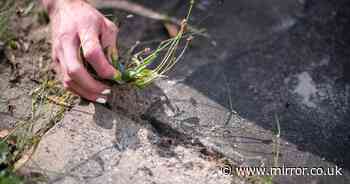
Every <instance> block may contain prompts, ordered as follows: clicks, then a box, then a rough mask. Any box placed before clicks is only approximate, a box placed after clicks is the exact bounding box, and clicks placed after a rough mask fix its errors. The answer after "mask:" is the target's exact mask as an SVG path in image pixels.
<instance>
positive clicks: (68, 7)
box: [42, 0, 118, 103]
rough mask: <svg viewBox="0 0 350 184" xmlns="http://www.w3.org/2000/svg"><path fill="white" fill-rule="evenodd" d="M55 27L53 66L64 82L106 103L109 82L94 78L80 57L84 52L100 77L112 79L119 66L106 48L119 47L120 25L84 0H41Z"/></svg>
mask: <svg viewBox="0 0 350 184" xmlns="http://www.w3.org/2000/svg"><path fill="white" fill-rule="evenodd" d="M42 2H43V5H44V6H45V7H46V8H47V9H48V11H49V15H50V20H51V28H52V58H53V64H54V69H55V71H56V72H57V73H58V75H59V77H60V80H61V81H62V83H63V86H64V87H65V88H66V89H67V90H69V91H72V92H73V93H76V94H78V95H80V96H82V97H84V98H86V99H88V100H91V101H96V102H99V103H106V101H107V96H106V95H108V94H109V93H111V90H110V88H109V86H106V85H105V84H103V83H101V82H99V81H97V80H95V79H94V78H93V77H92V76H91V75H90V74H89V73H88V71H87V70H86V68H85V67H84V65H83V63H82V61H81V59H80V46H81V47H82V50H83V56H84V57H85V59H86V60H87V62H89V64H90V65H91V66H92V67H93V68H94V70H95V71H96V73H97V74H98V76H99V77H101V78H104V79H112V78H113V77H114V76H115V75H116V74H117V72H118V71H117V70H116V69H114V67H112V65H111V64H110V63H109V62H108V60H107V59H106V57H105V55H104V52H103V49H104V48H112V49H115V50H116V38H117V32H118V29H117V27H116V26H115V25H114V24H113V23H112V22H111V21H109V20H108V19H107V18H105V17H104V16H103V15H102V14H101V13H99V12H98V11H97V10H96V9H95V8H93V7H92V6H90V5H89V4H88V3H87V2H85V1H83V0H42Z"/></svg>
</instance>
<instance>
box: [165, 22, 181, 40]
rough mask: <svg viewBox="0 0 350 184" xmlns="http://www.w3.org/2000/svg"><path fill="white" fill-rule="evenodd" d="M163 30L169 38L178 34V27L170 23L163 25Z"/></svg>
mask: <svg viewBox="0 0 350 184" xmlns="http://www.w3.org/2000/svg"><path fill="white" fill-rule="evenodd" d="M164 27H165V29H166V30H167V31H168V34H169V36H170V37H171V38H173V37H175V36H177V34H178V33H179V26H177V25H175V24H171V23H164Z"/></svg>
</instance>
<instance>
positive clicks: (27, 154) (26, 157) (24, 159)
mask: <svg viewBox="0 0 350 184" xmlns="http://www.w3.org/2000/svg"><path fill="white" fill-rule="evenodd" d="M34 151H35V146H32V148H30V149H29V150H28V151H26V152H25V153H24V154H23V155H22V157H21V158H20V159H19V160H18V161H17V162H16V163H15V164H14V165H13V168H14V170H15V171H17V170H18V169H20V168H22V167H23V166H24V164H25V163H27V162H28V161H29V159H30V158H31V157H32V155H33V153H34Z"/></svg>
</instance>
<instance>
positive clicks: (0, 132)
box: [0, 129, 10, 139]
mask: <svg viewBox="0 0 350 184" xmlns="http://www.w3.org/2000/svg"><path fill="white" fill-rule="evenodd" d="M9 134H10V131H9V130H7V129H4V130H0V139H2V138H5V137H6V136H8V135H9Z"/></svg>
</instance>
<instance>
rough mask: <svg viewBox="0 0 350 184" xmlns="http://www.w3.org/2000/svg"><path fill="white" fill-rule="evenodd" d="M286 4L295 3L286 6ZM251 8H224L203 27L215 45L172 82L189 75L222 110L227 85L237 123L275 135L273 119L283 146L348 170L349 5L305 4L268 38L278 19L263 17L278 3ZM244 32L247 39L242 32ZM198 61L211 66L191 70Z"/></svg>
mask: <svg viewBox="0 0 350 184" xmlns="http://www.w3.org/2000/svg"><path fill="white" fill-rule="evenodd" d="M291 2H292V4H293V3H294V4H296V3H297V2H296V1H287V2H283V3H291ZM254 3H255V4H259V3H258V2H257V1H254V0H250V1H245V2H242V1H225V3H224V5H223V6H221V7H219V8H218V9H217V10H215V11H214V12H213V14H214V15H213V17H209V18H208V19H207V20H206V23H205V26H206V27H208V29H209V32H210V33H211V35H212V36H213V38H214V39H215V38H217V40H218V43H217V44H218V46H216V47H213V46H211V47H210V48H207V50H205V51H204V52H202V51H199V49H201V48H193V50H194V51H193V52H198V53H194V54H191V55H190V56H188V57H187V58H186V61H184V62H183V63H182V66H179V68H180V69H179V70H180V72H177V73H176V75H174V76H179V75H181V74H184V73H186V68H193V69H194V71H193V72H190V74H189V75H188V77H187V78H186V79H185V81H184V83H185V84H186V85H189V86H191V87H193V88H194V89H196V90H198V91H199V92H201V93H203V94H204V95H206V96H207V97H209V98H210V99H212V100H214V101H216V102H218V103H219V104H221V105H223V106H225V107H226V108H227V109H230V105H229V101H228V95H227V90H225V86H227V85H229V86H230V90H229V92H230V96H231V97H232V101H233V109H234V110H235V111H237V112H238V113H239V115H240V116H242V117H243V118H245V119H248V120H251V121H253V122H255V123H256V124H257V125H259V126H261V127H263V128H264V129H268V130H273V129H274V128H275V120H274V116H275V115H276V114H277V115H278V116H279V118H280V122H281V127H282V138H283V139H286V140H287V141H288V142H291V143H294V144H296V145H297V147H298V150H301V151H303V152H311V153H312V154H314V155H318V156H319V157H321V158H323V159H325V160H327V161H330V162H333V163H335V164H337V165H338V166H340V167H343V168H346V169H350V156H349V154H348V153H349V151H350V124H349V122H350V111H349V109H350V108H349V107H350V106H349V100H350V90H349V88H350V80H349V79H350V77H349V76H350V74H349V71H350V62H349V60H348V58H349V53H350V42H349V41H350V39H349V38H350V35H349V32H350V13H349V12H350V3H349V2H347V1H335V0H334V1H312V0H309V1H306V2H305V4H302V8H301V9H300V11H299V12H297V13H292V14H288V13H287V15H286V16H287V17H281V19H284V22H281V23H280V24H279V25H280V26H281V27H277V28H275V29H272V31H269V30H264V29H265V28H266V27H269V26H270V24H272V25H273V22H275V21H276V20H277V19H278V18H279V17H274V15H273V13H271V14H269V13H268V12H270V11H274V10H275V9H274V8H276V7H277V8H278V7H279V5H276V6H274V4H278V2H277V1H266V2H265V3H262V2H261V3H260V5H261V4H262V5H261V6H260V5H254ZM269 3H270V4H272V6H270V7H266V6H267V5H268V4H269ZM266 8H268V9H267V10H266ZM236 10H237V11H236ZM245 11H253V12H254V14H252V13H247V12H245ZM280 11H283V10H281V9H280ZM208 14H210V13H208ZM282 14H283V13H282ZM227 19H229V20H227ZM230 21H231V23H228V22H230ZM269 21H270V22H269ZM282 21H283V20H282ZM218 22H219V23H218ZM247 22H248V23H247ZM220 24H221V25H220ZM245 24H252V25H249V26H247V25H245ZM248 28H255V29H257V32H256V33H257V34H260V36H258V39H255V40H254V38H249V36H250V35H249V34H251V36H252V37H255V36H254V33H255V32H254V31H255V30H253V31H252V30H248ZM245 29H247V30H246V31H247V32H248V33H247V34H244V33H241V32H240V31H245ZM235 30H238V33H234V32H235ZM211 31H212V32H211ZM259 31H260V33H259ZM225 32H226V33H225ZM231 33H233V34H231ZM240 36H247V37H246V38H244V37H243V38H242V37H240ZM196 49H197V50H196ZM196 54H197V55H196ZM220 54H221V55H220ZM198 55H200V56H198ZM196 57H200V58H206V59H204V60H211V61H208V62H206V64H204V65H202V66H199V67H193V66H195V64H191V63H193V62H200V61H194V60H195V58H196ZM191 60H192V62H190V61H191ZM197 60H198V59H197ZM186 63H190V64H188V65H189V66H188V65H187V64H186ZM178 73H180V74H178Z"/></svg>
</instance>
